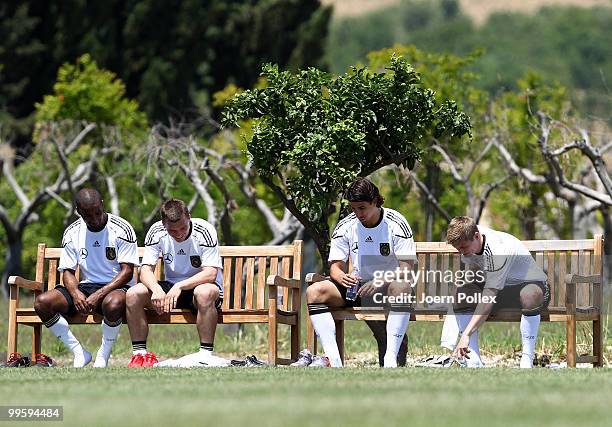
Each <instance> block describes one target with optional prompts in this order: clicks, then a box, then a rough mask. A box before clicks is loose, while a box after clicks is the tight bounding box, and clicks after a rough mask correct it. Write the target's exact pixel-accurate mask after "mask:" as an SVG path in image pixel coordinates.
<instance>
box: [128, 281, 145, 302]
mask: <svg viewBox="0 0 612 427" xmlns="http://www.w3.org/2000/svg"><path fill="white" fill-rule="evenodd" d="M148 295H149V289H148V288H147V287H146V286H145V285H143V284H142V283H138V284H137V285H135V286H132V287H131V288H130V289H128V291H127V293H126V294H125V300H126V303H127V305H128V306H133V305H138V304H141V303H143V302H144V300H145V298H146V297H147V296H148Z"/></svg>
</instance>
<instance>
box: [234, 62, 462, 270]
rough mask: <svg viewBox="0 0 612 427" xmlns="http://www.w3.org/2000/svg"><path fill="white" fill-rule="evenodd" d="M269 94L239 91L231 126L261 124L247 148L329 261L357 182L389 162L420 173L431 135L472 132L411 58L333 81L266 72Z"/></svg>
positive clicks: (316, 73)
mask: <svg viewBox="0 0 612 427" xmlns="http://www.w3.org/2000/svg"><path fill="white" fill-rule="evenodd" d="M262 74H263V76H264V77H265V78H266V79H267V82H268V86H267V87H266V88H264V89H253V90H247V91H244V92H241V93H238V94H236V95H235V96H234V98H233V99H232V100H231V101H230V102H229V103H228V104H227V106H226V108H225V110H224V114H223V123H224V124H225V125H230V124H235V125H236V124H239V122H240V121H241V120H245V119H254V120H255V123H254V127H253V133H252V135H250V136H247V150H248V152H249V154H250V155H251V157H252V161H253V164H254V166H255V168H256V169H257V171H258V172H259V175H260V177H261V179H262V181H263V182H264V183H265V184H266V185H268V186H269V187H270V188H272V189H273V190H274V192H275V194H276V195H277V196H278V197H279V198H280V199H281V200H282V201H283V203H284V204H285V206H287V208H288V209H289V210H290V211H291V213H292V214H293V215H294V216H295V217H296V218H297V219H298V220H299V221H300V222H301V223H302V224H303V225H304V227H305V228H306V231H307V232H308V233H309V234H310V235H311V236H312V237H313V239H314V241H315V243H316V244H317V247H318V249H319V252H320V254H321V256H322V258H323V259H326V258H327V253H328V244H329V219H330V216H331V215H333V213H334V212H335V203H336V201H337V200H338V196H339V195H340V194H341V193H342V192H343V191H344V190H345V189H346V187H347V186H348V185H349V183H350V182H351V181H352V180H353V179H354V178H355V177H357V176H359V175H362V176H367V175H369V174H371V173H372V172H374V171H376V170H378V169H380V168H382V167H383V166H386V165H389V164H397V165H403V166H405V167H407V168H412V167H414V164H415V162H416V161H417V160H419V159H420V157H421V154H422V153H423V148H424V144H425V143H426V142H427V141H428V137H429V136H431V135H433V136H435V137H444V136H447V137H449V138H451V139H453V140H457V139H459V138H460V137H462V136H464V135H466V134H469V132H470V123H469V120H468V118H467V116H466V115H465V114H463V113H460V112H459V111H458V110H457V107H456V104H455V103H454V102H453V101H451V100H446V102H444V103H441V102H438V101H437V100H436V99H435V96H434V93H433V92H432V91H431V90H428V89H425V88H423V87H422V85H421V83H420V79H419V76H418V74H417V73H416V72H415V71H414V69H413V68H412V67H411V66H410V65H409V64H408V63H407V62H406V61H405V60H404V59H403V58H393V59H392V60H391V65H390V67H389V69H388V70H386V72H374V71H372V70H369V69H368V68H354V69H353V70H352V71H350V72H348V73H345V74H342V75H339V76H337V77H334V76H332V75H330V74H327V73H324V72H322V71H320V70H317V69H314V68H311V69H308V70H304V71H300V72H298V73H296V74H293V73H291V72H288V71H279V68H278V66H276V65H270V64H268V65H265V66H264V67H263V72H262Z"/></svg>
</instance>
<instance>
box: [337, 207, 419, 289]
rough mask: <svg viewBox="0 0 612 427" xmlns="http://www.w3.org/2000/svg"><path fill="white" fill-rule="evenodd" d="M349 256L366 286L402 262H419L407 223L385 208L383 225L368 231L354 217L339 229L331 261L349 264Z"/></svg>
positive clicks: (398, 214) (348, 218) (380, 224)
mask: <svg viewBox="0 0 612 427" xmlns="http://www.w3.org/2000/svg"><path fill="white" fill-rule="evenodd" d="M349 256H350V257H351V262H352V264H353V273H354V274H357V275H359V276H361V278H362V280H363V281H364V282H368V281H370V280H372V279H373V278H374V277H375V276H374V275H375V273H376V272H377V271H378V272H385V271H395V270H396V269H397V267H399V261H400V260H401V261H416V259H417V258H416V245H415V243H414V239H413V237H412V230H411V229H410V226H409V225H408V221H406V218H404V217H403V215H402V214H400V213H399V212H397V211H394V210H393V209H388V208H383V214H382V217H381V220H380V222H379V223H378V224H377V225H376V226H374V227H372V228H368V227H365V226H364V225H363V224H362V223H361V221H359V219H357V216H356V215H355V214H354V213H352V214H350V215H348V216H347V217H345V218H343V219H342V220H341V221H340V222H339V223H338V225H337V226H336V228H335V230H334V232H333V234H332V240H331V248H330V251H329V261H330V262H331V261H344V262H347V261H348V258H349Z"/></svg>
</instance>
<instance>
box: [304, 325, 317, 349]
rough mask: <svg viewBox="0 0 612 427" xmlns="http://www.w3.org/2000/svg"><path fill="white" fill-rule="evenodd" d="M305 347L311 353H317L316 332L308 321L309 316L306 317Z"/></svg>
mask: <svg viewBox="0 0 612 427" xmlns="http://www.w3.org/2000/svg"><path fill="white" fill-rule="evenodd" d="M306 348H308V350H310V352H311V353H312V354H317V334H316V333H315V330H314V328H313V326H312V322H311V321H310V316H308V318H307V319H306Z"/></svg>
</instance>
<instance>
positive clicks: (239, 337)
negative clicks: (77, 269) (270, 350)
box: [0, 302, 612, 427]
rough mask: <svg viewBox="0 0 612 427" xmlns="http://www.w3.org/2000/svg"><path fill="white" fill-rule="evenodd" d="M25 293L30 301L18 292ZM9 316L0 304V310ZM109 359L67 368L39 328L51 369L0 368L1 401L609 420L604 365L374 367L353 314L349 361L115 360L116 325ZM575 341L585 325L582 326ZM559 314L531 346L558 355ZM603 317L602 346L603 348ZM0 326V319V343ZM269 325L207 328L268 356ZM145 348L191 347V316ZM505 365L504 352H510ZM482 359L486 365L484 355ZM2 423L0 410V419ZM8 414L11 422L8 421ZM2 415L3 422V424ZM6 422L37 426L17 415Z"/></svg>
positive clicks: (124, 421)
mask: <svg viewBox="0 0 612 427" xmlns="http://www.w3.org/2000/svg"><path fill="white" fill-rule="evenodd" d="M24 304H28V302H24ZM7 317H8V314H7V307H6V306H5V305H4V304H3V305H2V306H1V307H0V319H6V318H7ZM73 328H74V332H75V335H76V336H77V337H78V338H79V339H80V340H81V341H82V342H83V344H84V345H85V346H86V347H87V348H88V349H89V350H90V351H92V352H94V351H96V350H97V348H98V345H99V341H100V328H99V326H75V327H73ZM123 328H124V329H122V332H121V334H120V338H119V340H118V342H117V344H116V347H115V350H114V352H113V358H112V359H111V368H109V369H106V370H96V369H93V368H91V367H87V368H85V369H81V370H77V369H72V368H64V367H61V366H69V365H70V363H71V358H70V355H69V354H68V352H67V351H66V350H65V349H64V348H63V346H62V345H61V344H60V343H59V342H58V340H56V339H55V338H54V337H53V336H51V334H49V332H48V331H44V332H43V352H45V353H47V354H49V355H51V356H52V357H53V358H55V359H56V360H59V365H60V367H57V368H54V369H37V368H26V369H2V370H0V397H1V398H0V405H63V406H64V421H63V423H61V424H60V423H57V424H56V425H62V426H83V425H87V426H108V425H117V426H124V425H125V426H140V425H143V426H158V425H159V426H167V425H172V426H182V425H219V426H234V425H241V426H259V425H264V426H302V425H304V426H307V425H312V426H326V425H334V426H352V427H356V426H369V425H372V426H379V425H386V426H394V425H409V426H421V425H422V426H447V425H449V426H450V425H452V426H454V427H459V426H469V427H476V426H481V425H482V426H488V427H491V426H507V425H516V426H531V425H533V426H556V427H558V426H572V427H574V426H576V425H587V426H599V425H601V426H607V425H609V424H610V422H609V419H608V415H609V414H610V412H611V411H610V409H609V408H610V402H609V399H610V396H612V375H610V373H611V371H610V369H609V368H603V369H575V370H570V369H557V370H553V369H543V368H538V369H533V370H531V371H521V370H518V369H508V368H490V369H481V370H468V369H454V368H451V369H444V370H436V369H424V368H403V369H397V370H384V369H378V368H374V366H375V365H376V360H377V359H376V348H375V342H374V340H373V339H372V337H371V334H370V332H369V330H368V329H367V327H366V325H365V324H364V323H363V322H347V329H346V344H347V356H348V359H349V360H348V362H349V363H348V364H349V366H357V367H356V368H345V369H342V370H336V369H333V370H332V369H295V368H293V369H292V368H287V367H279V368H221V369H214V368H210V369H167V368H166V369H147V370H131V369H127V368H123V366H125V365H126V364H127V361H128V360H129V356H130V353H131V351H130V350H131V348H130V340H129V333H128V330H127V327H126V326H124V327H123ZM440 330H441V323H428V322H417V323H412V324H411V325H410V327H409V343H410V344H409V356H410V357H412V358H413V359H414V358H415V357H418V356H421V355H424V354H433V353H440V352H441V350H440V347H439V344H438V343H439V337H440ZM578 330H579V350H584V351H587V344H588V342H589V340H590V338H591V337H590V335H589V332H588V330H587V328H586V327H585V326H580V327H579V328H578ZM30 331H31V330H30V328H28V327H21V328H20V333H19V337H20V344H19V350H20V351H21V352H22V353H26V352H28V351H29V345H30ZM280 332H281V334H280V337H281V343H282V344H281V353H284V354H285V355H286V354H287V352H288V344H287V342H288V340H287V338H288V331H287V330H285V329H283V328H281V329H280ZM564 334H565V330H564V325H562V324H550V323H543V324H542V327H541V331H540V337H539V342H538V347H537V351H538V352H539V353H540V354H542V353H545V354H548V355H551V356H552V357H553V361H562V360H564V352H565V340H564ZM609 335H610V334H608V333H607V325H606V328H605V333H604V336H605V337H606V339H605V342H604V353H605V354H606V356H609V355H610V354H611V352H612V346H611V345H610V344H611V342H610V337H609ZM6 336H7V325H6V322H1V323H0V337H1V338H2V340H3V342H2V345H1V346H0V352H4V351H5V350H6ZM480 341H481V349H482V353H483V355H484V356H485V357H487V356H489V357H491V356H497V357H498V358H499V357H503V358H506V359H507V360H510V362H512V356H513V353H514V352H515V351H517V350H518V349H519V347H520V345H519V331H518V324H516V325H514V324H487V325H485V327H484V328H483V330H482V333H481V340H480ZM266 342H267V330H266V328H265V327H262V326H256V325H249V326H246V327H245V328H243V329H242V330H241V332H239V333H229V332H228V331H225V330H224V328H223V326H219V327H218V329H217V339H216V343H215V347H216V350H217V352H219V353H220V354H221V355H223V356H225V357H232V356H240V357H243V356H244V355H248V354H256V355H257V356H258V357H260V358H264V359H265V357H266ZM149 348H150V349H151V350H153V351H154V352H156V353H157V354H158V355H159V356H160V359H165V358H168V357H173V356H177V355H182V354H185V353H188V352H191V351H194V350H195V349H196V348H197V334H196V330H195V327H194V325H185V326H178V325H172V326H169V325H154V326H152V328H151V334H150V337H149ZM510 365H512V363H510ZM489 366H490V365H489ZM1 424H5V423H4V422H2V421H0V425H1ZM6 424H7V425H8V424H9V423H6ZM10 424H12V423H10ZM15 425H21V426H25V425H40V424H39V423H38V422H37V423H33V422H25V421H21V422H19V423H18V424H15Z"/></svg>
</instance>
